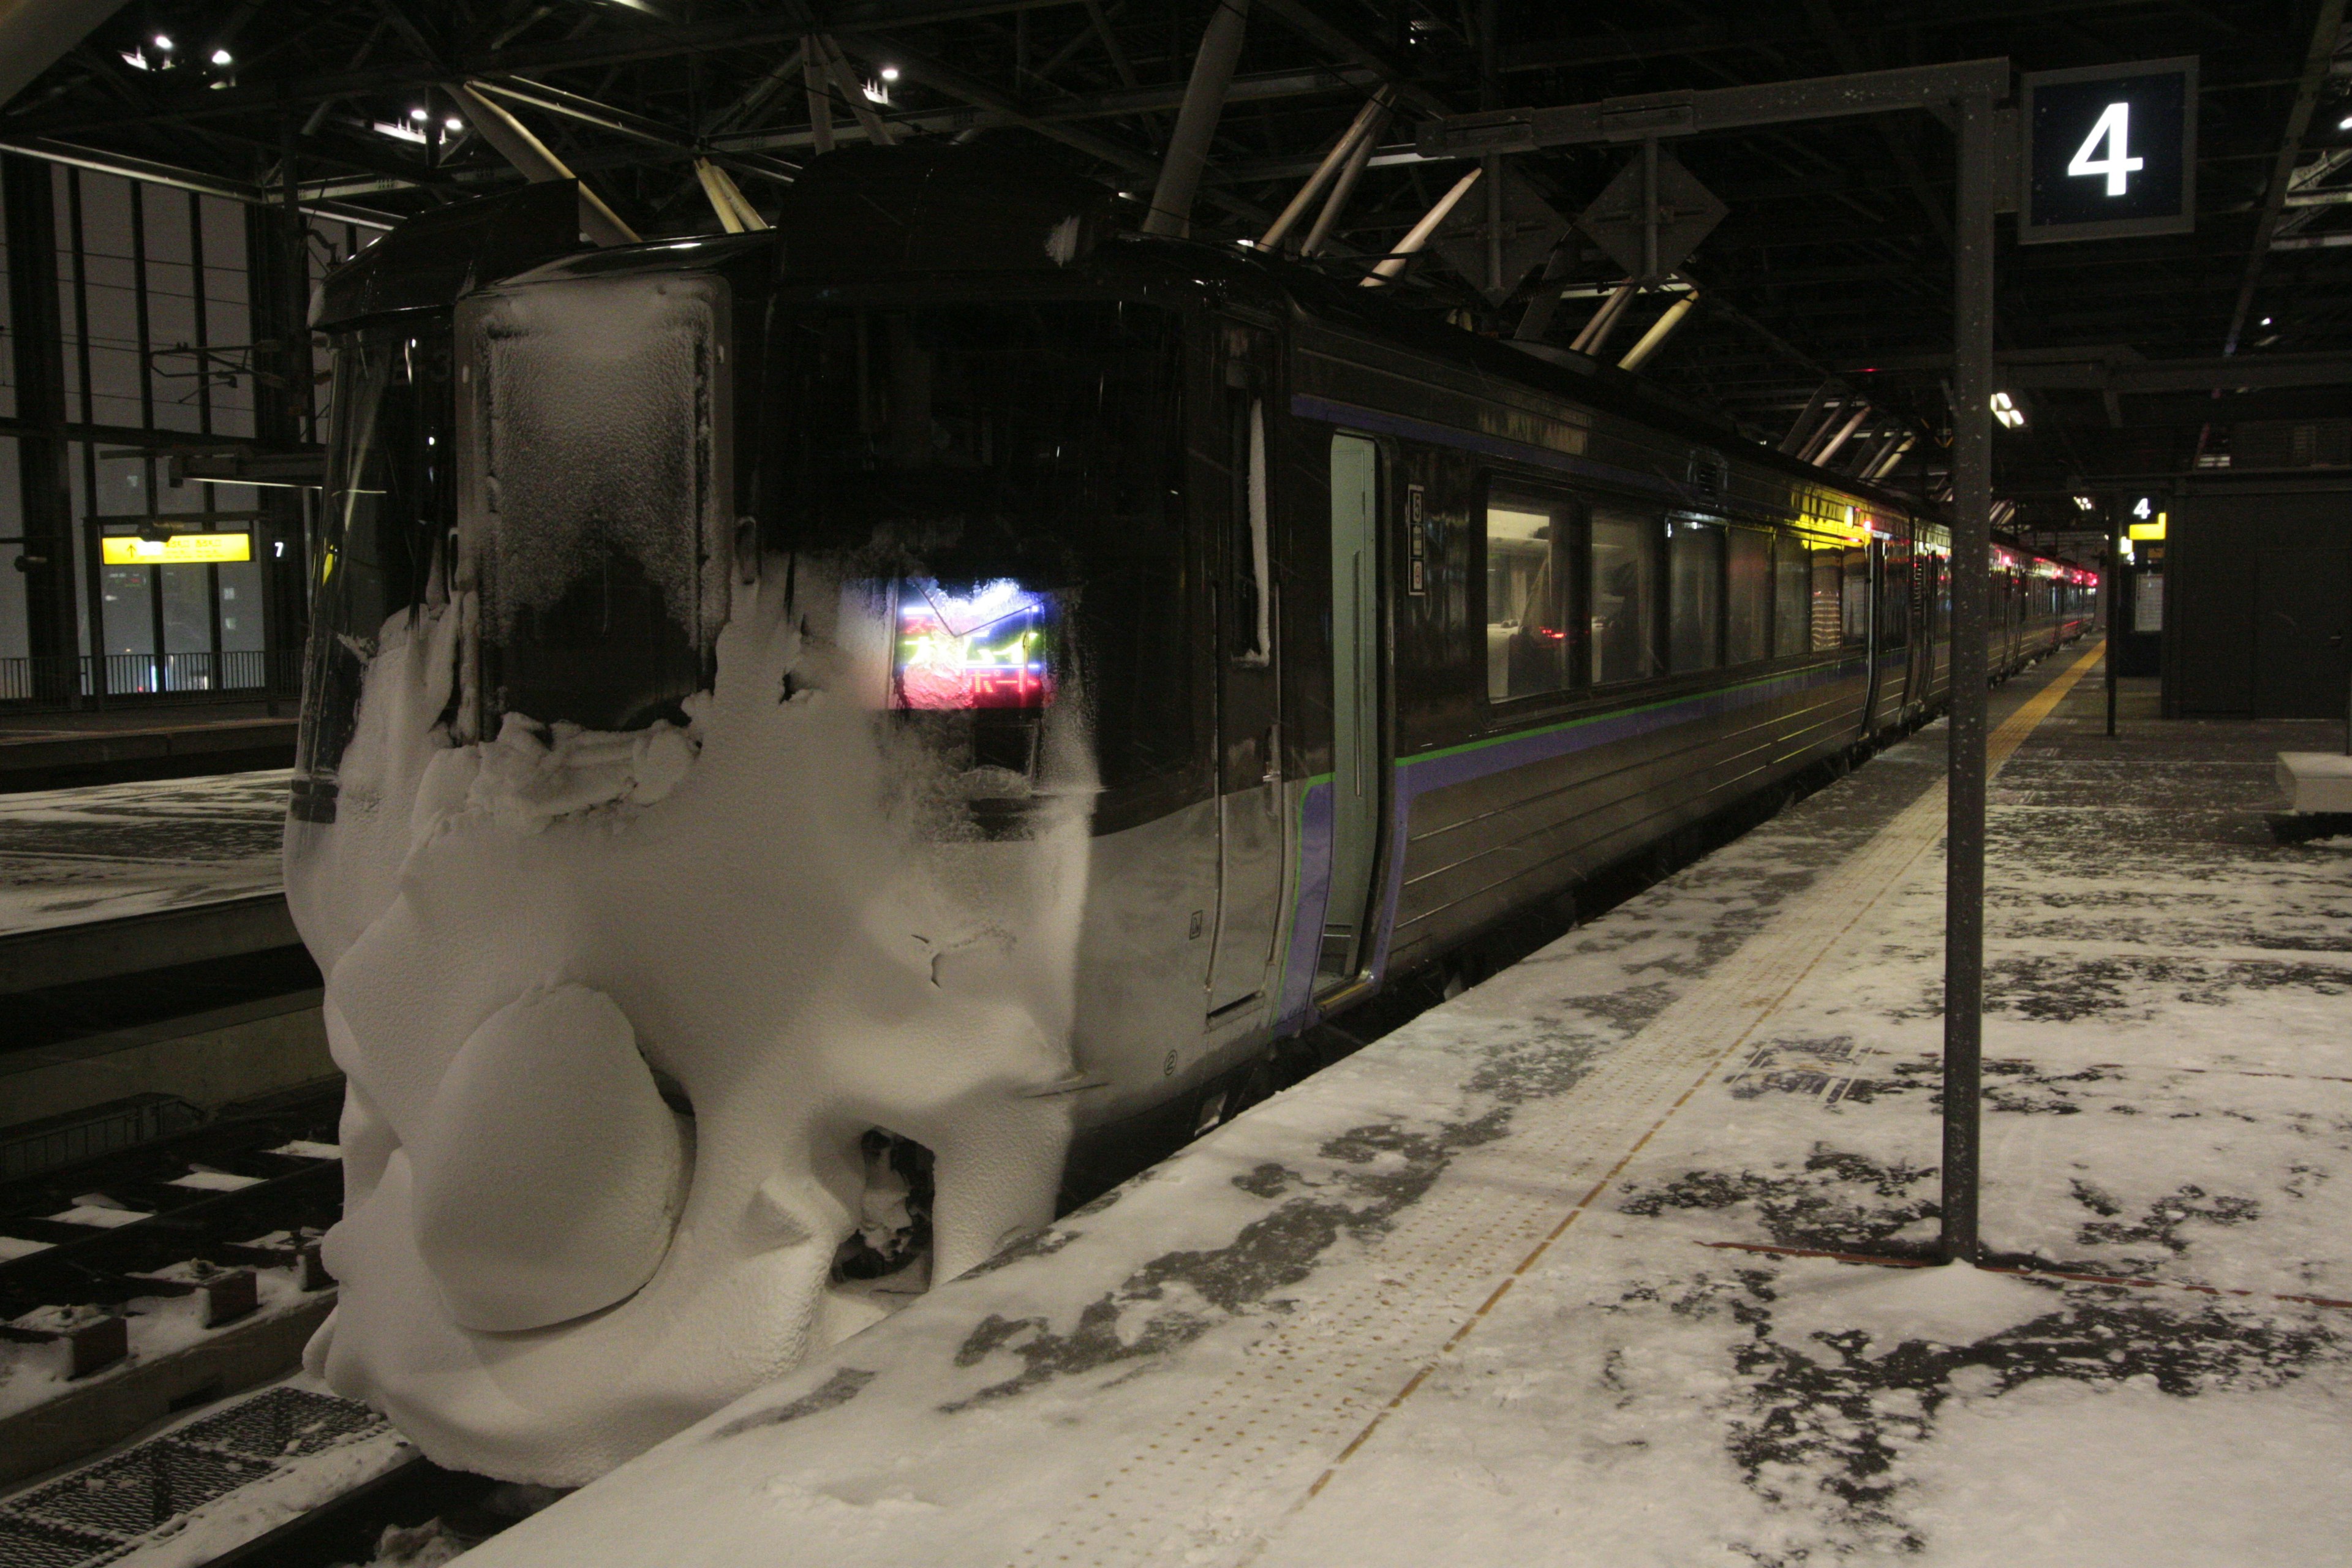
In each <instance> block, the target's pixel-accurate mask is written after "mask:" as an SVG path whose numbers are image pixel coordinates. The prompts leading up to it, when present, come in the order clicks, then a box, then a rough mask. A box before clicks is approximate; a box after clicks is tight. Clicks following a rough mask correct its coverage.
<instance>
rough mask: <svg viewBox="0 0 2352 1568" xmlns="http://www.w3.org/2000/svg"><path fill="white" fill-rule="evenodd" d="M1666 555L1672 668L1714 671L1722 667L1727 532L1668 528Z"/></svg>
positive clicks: (1685, 525)
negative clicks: (1724, 558) (1725, 539)
mask: <svg viewBox="0 0 2352 1568" xmlns="http://www.w3.org/2000/svg"><path fill="white" fill-rule="evenodd" d="M1666 553H1667V565H1666V574H1667V586H1668V590H1669V597H1670V599H1671V602H1672V603H1671V609H1670V616H1671V621H1670V641H1671V645H1672V646H1671V647H1670V649H1669V658H1670V659H1671V668H1675V669H1677V670H1684V669H1713V668H1715V667H1716V666H1717V665H1719V664H1721V663H1722V662H1723V530H1722V529H1721V528H1720V527H1718V526H1717V525H1716V524H1714V523H1711V522H1691V521H1679V520H1678V521H1675V522H1672V523H1669V524H1668V525H1667V532H1666Z"/></svg>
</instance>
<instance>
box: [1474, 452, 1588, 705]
mask: <svg viewBox="0 0 2352 1568" xmlns="http://www.w3.org/2000/svg"><path fill="white" fill-rule="evenodd" d="M1572 521H1573V517H1572V512H1571V509H1570V506H1569V505H1568V503H1566V502H1565V501H1561V500H1550V499H1547V498H1545V497H1542V496H1538V495H1535V494H1533V493H1529V492H1525V491H1513V490H1505V489H1496V490H1494V491H1493V492H1492V493H1490V494H1489V495H1488V497H1487V498H1486V700H1488V701H1490V702H1507V701H1509V700H1512V699H1514V698H1519V697H1540V696H1542V695H1544V694H1545V693H1547V692H1552V691H1565V690H1567V689H1568V626H1569V605H1570V601H1569V581H1568V577H1569V574H1568V562H1569V558H1570V556H1569V547H1568V545H1569V531H1570V524H1571V522H1572Z"/></svg>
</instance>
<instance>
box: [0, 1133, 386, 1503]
mask: <svg viewBox="0 0 2352 1568" xmlns="http://www.w3.org/2000/svg"><path fill="white" fill-rule="evenodd" d="M340 1103H341V1089H340V1088H339V1087H336V1088H316V1089H308V1090H305V1091H301V1092H298V1093H295V1094H292V1095H289V1096H287V1097H284V1098H282V1099H280V1100H276V1101H274V1102H270V1103H264V1104H259V1105H253V1106H248V1107H247V1108H245V1109H244V1110H242V1111H240V1112H238V1113H235V1114H230V1115H226V1116H223V1117H221V1118H218V1119H216V1120H215V1121H210V1122H207V1123H205V1124H204V1125H202V1126H199V1127H196V1128H193V1129H191V1130H189V1131H184V1132H179V1133H174V1134H172V1135H170V1136H167V1137H163V1138H159V1139H155V1140H152V1142H145V1143H142V1144H139V1145H137V1146H135V1147H132V1148H129V1149H124V1150H120V1151H117V1152H111V1153H107V1154H102V1155H97V1156H93V1157H91V1158H89V1159H85V1160H81V1161H78V1162H76V1163H71V1164H67V1165H62V1166H58V1167H56V1168H54V1169H50V1170H47V1171H43V1172H40V1173H37V1174H33V1175H28V1176H21V1177H17V1178H16V1179H14V1180H12V1181H9V1182H7V1183H5V1184H0V1358H5V1360H7V1361H10V1362H13V1363H15V1364H14V1366H13V1367H12V1368H11V1375H10V1377H9V1379H8V1381H9V1382H10V1383H12V1384H15V1392H16V1394H17V1395H18V1397H16V1398H15V1399H12V1400H10V1401H8V1402H7V1406H6V1407H0V1408H6V1409H7V1413H6V1414H5V1415H0V1483H5V1482H7V1481H10V1480H18V1479H24V1478H26V1477H28V1476H31V1475H35V1474H38V1473H39V1472H41V1471H43V1470H47V1469H51V1468H56V1467H57V1466H59V1465H63V1464H68V1463H70V1462H72V1461H73V1460H75V1459H77V1458H80V1457H82V1455H83V1454H85V1453H88V1452H90V1451H94V1450H95V1449H97V1448H100V1447H104V1446H106V1445H107V1444H109V1443H111V1442H114V1441H117V1440H119V1439H120V1438H121V1437H124V1436H129V1435H130V1434H131V1432H132V1431H135V1430H136V1429H137V1428H138V1427H140V1426H144V1425H146V1424H147V1423H148V1422H149V1421H152V1420H153V1419H156V1418H157V1417H159V1416H161V1415H164V1414H167V1413H169V1412H170V1411H173V1410H177V1409H184V1408H187V1407H188V1406H190V1405H194V1404H199V1403H203V1402H205V1401H206V1400H209V1399H213V1398H217V1397H219V1396H220V1395H222V1394H227V1393H230V1392H233V1391H234V1390H235V1389H236V1388H240V1387H245V1386H248V1385H250V1384H253V1383H257V1382H260V1381H263V1380H264V1379H266V1378H268V1377H269V1376H273V1375H276V1374H278V1373H282V1372H284V1371H287V1370H289V1366H290V1358H291V1353H292V1352H293V1350H295V1349H299V1338H293V1337H291V1336H293V1335H295V1334H298V1333H307V1331H308V1329H307V1326H306V1325H307V1323H308V1322H309V1321H315V1319H316V1318H317V1317H319V1316H320V1315H322V1314H323V1312H324V1310H325V1307H326V1304H327V1303H328V1302H330V1301H331V1300H332V1287H333V1284H334V1281H333V1280H332V1279H331V1278H330V1277H329V1276H328V1274H327V1271H326V1269H325V1268H324V1267H323V1266H322V1265H321V1264H320V1259H319V1250H318V1248H319V1239H320V1237H321V1236H322V1235H323V1234H324V1233H325V1231H326V1228H327V1227H328V1226H331V1225H332V1224H333V1223H334V1221H335V1219H336V1217H337V1215H338V1214H339V1212H340V1210H341V1204H342V1179H341V1177H342V1167H341V1151H340V1150H339V1149H338V1148H337V1147H336V1145H335V1142H334V1139H335V1136H336V1134H335V1124H336V1119H337V1116H338V1113H339V1110H338V1108H339V1106H340ZM273 1325H274V1326H275V1330H276V1331H275V1332H274V1333H273ZM277 1340H287V1341H289V1343H286V1344H279V1343H277V1342H275V1341H277ZM45 1347H47V1348H45ZM126 1363H128V1364H126ZM175 1380H176V1381H175ZM101 1385H102V1386H103V1387H104V1388H105V1390H106V1397H105V1398H103V1399H98V1398H96V1397H95V1391H96V1390H97V1389H99V1388H100V1386H101ZM27 1394H31V1395H33V1397H30V1398H27V1397H26V1395H27ZM150 1405H152V1406H153V1408H149V1406H150ZM100 1406H103V1407H104V1408H103V1409H102V1410H101V1409H100V1408H99V1407H100ZM68 1410H70V1411H71V1413H72V1415H71V1418H70V1419H68V1418H66V1413H67V1412H68Z"/></svg>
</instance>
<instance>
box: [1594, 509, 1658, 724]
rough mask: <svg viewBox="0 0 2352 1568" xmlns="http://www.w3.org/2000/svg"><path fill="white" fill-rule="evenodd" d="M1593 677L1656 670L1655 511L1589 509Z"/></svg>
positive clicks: (1605, 679)
mask: <svg viewBox="0 0 2352 1568" xmlns="http://www.w3.org/2000/svg"><path fill="white" fill-rule="evenodd" d="M1591 531H1592V557H1591V559H1592V566H1591V578H1590V581H1591V584H1592V681H1593V684H1594V685H1596V686H1605V685H1608V684H1610V683H1612V682H1614V681H1621V680H1640V679H1644V678H1646V677H1648V676H1653V675H1655V674H1657V673H1658V668H1659V658H1658V636H1657V615H1658V611H1657V605H1658V522H1657V518H1656V516H1655V514H1651V515H1648V516H1644V515H1643V514H1642V513H1640V512H1635V511H1627V510H1618V509H1616V508H1613V507H1598V506H1597V507H1594V508H1593V509H1592V521H1591Z"/></svg>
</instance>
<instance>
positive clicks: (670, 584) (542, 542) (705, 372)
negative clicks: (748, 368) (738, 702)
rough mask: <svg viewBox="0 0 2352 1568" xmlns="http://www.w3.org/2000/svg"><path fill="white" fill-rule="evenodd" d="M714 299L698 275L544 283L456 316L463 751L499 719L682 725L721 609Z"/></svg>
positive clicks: (718, 292)
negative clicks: (468, 630) (472, 601)
mask: <svg viewBox="0 0 2352 1568" xmlns="http://www.w3.org/2000/svg"><path fill="white" fill-rule="evenodd" d="M727 307H728V293H727V286H726V284H725V283H724V282H723V281H722V280H720V279H718V278H715V277H712V276H709V275H708V274H700V273H666V274H660V275H656V276H652V277H646V276H636V277H617V278H584V279H577V278H575V279H557V280H554V281H550V282H542V283H536V284H524V285H520V286H518V287H512V288H509V289H494V290H491V291H489V292H488V293H485V294H481V295H478V296H476V297H474V298H473V299H471V300H467V301H466V302H465V303H464V304H463V305H461V306H460V307H459V308H458V311H457V353H458V356H459V369H458V378H459V379H458V387H457V404H458V439H459V441H460V442H461V443H462V449H463V453H464V457H463V460H462V461H461V462H460V463H459V465H458V471H459V474H460V475H461V479H462V484H461V489H460V492H459V496H458V531H459V543H460V552H459V566H458V575H459V580H460V582H461V583H468V584H471V585H472V586H473V587H474V588H475V589H476V590H477V591H478V595H479V606H478V615H479V623H478V630H477V633H476V647H475V650H474V652H473V654H472V656H471V657H473V658H477V659H478V666H477V667H476V668H470V669H469V670H468V672H467V675H468V679H467V698H466V700H465V702H464V704H463V708H464V711H461V713H460V715H459V723H458V731H459V737H460V738H461V739H467V738H472V737H473V736H476V735H478V736H481V737H483V738H487V737H488V736H491V735H495V734H496V733H497V731H498V729H499V724H500V722H501V721H502V720H503V718H504V717H505V716H506V715H508V714H519V715H521V716H523V717H525V718H528V719H530V720H531V721H535V722H537V723H541V724H546V723H551V722H556V721H569V722H572V723H575V724H578V725H581V726H582V727H583V728H584V729H589V730H631V729H638V728H642V727H644V726H646V725H647V724H650V723H653V722H655V721H659V720H664V719H668V720H673V721H683V719H684V714H683V711H682V710H681V708H680V703H681V702H682V700H684V699H685V698H686V697H688V696H689V695H691V694H692V693H693V692H695V691H698V690H699V689H702V688H703V687H705V686H707V685H708V684H709V676H710V671H711V666H712V663H713V660H714V658H715V654H716V649H717V646H718V638H719V628H720V626H722V625H723V624H724V623H725V621H726V617H727V612H728V603H729V587H728V573H727V562H728V559H729V556H730V539H731V536H732V532H733V515H732V514H733V506H732V500H733V494H732V484H731V480H730V477H729V473H728V461H727V458H728V422H729V408H728V405H729V396H728V376H727V374H726V365H725V363H724V362H725V356H726V342H727V316H728V309H727Z"/></svg>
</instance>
